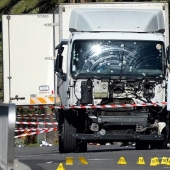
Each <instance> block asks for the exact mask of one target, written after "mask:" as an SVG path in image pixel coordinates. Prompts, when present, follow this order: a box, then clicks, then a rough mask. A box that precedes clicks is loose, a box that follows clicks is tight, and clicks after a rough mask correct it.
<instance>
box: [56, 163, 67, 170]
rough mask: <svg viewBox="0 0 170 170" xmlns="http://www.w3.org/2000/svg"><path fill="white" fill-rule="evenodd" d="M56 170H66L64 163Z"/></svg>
mask: <svg viewBox="0 0 170 170" xmlns="http://www.w3.org/2000/svg"><path fill="white" fill-rule="evenodd" d="M56 170H66V169H65V168H64V166H63V163H60V164H59V166H58V168H57V169H56Z"/></svg>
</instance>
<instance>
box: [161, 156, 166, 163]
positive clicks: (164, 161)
mask: <svg viewBox="0 0 170 170" xmlns="http://www.w3.org/2000/svg"><path fill="white" fill-rule="evenodd" d="M166 164H167V157H162V161H161V165H166Z"/></svg>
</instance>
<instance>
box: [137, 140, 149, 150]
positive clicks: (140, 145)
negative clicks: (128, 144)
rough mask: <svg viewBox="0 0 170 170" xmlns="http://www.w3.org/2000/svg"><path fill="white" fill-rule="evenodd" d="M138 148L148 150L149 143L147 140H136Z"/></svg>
mask: <svg viewBox="0 0 170 170" xmlns="http://www.w3.org/2000/svg"><path fill="white" fill-rule="evenodd" d="M135 147H136V150H148V148H149V143H148V142H147V141H136V145H135Z"/></svg>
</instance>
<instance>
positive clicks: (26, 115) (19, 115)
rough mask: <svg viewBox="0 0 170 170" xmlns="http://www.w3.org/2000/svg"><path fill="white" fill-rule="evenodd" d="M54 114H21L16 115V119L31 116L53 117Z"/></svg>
mask: <svg viewBox="0 0 170 170" xmlns="http://www.w3.org/2000/svg"><path fill="white" fill-rule="evenodd" d="M53 115H55V114H24V115H21V114H17V116H18V117H32V116H39V117H40V116H53Z"/></svg>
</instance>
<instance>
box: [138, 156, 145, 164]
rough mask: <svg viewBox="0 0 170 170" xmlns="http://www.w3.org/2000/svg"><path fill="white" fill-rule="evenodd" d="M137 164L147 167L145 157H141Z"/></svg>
mask: <svg viewBox="0 0 170 170" xmlns="http://www.w3.org/2000/svg"><path fill="white" fill-rule="evenodd" d="M136 164H138V165H145V161H144V158H143V156H140V157H139V158H138V161H137V163H136Z"/></svg>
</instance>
